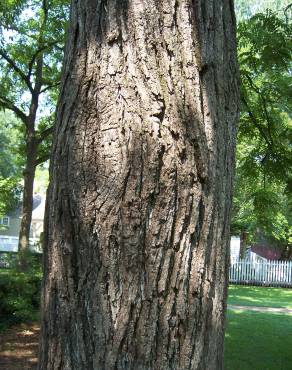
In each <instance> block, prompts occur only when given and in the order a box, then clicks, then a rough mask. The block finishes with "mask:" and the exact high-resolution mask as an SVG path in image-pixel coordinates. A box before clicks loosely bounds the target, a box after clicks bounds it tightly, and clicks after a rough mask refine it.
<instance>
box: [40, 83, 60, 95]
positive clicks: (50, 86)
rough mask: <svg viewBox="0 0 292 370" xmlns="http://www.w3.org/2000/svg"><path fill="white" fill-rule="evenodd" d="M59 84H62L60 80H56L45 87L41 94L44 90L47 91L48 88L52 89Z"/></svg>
mask: <svg viewBox="0 0 292 370" xmlns="http://www.w3.org/2000/svg"><path fill="white" fill-rule="evenodd" d="M59 85H60V81H59V82H56V83H54V84H51V85H48V86H46V87H45V88H44V89H42V90H41V94H42V93H44V92H46V91H48V90H50V89H52V88H54V87H57V86H59Z"/></svg>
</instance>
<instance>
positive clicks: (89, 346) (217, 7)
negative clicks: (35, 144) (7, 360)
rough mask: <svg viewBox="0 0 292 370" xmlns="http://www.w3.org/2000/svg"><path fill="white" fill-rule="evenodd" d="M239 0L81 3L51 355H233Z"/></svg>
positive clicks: (63, 162)
mask: <svg viewBox="0 0 292 370" xmlns="http://www.w3.org/2000/svg"><path fill="white" fill-rule="evenodd" d="M237 118H238V69H237V63H236V43H235V18H234V13H233V2H232V1H229V0H228V1H227V0H208V1H206V0H196V1H195V0H194V1H191V0H180V1H177V0H159V1H158V0H148V1H143V0H124V1H121V0H119V1H118V0H107V1H105V0H104V1H102V0H101V1H97V0H95V1H94V0H91V1H90V0H86V1H84V0H82V1H81V0H79V1H78V0H76V1H73V2H72V8H71V21H70V30H69V37H68V40H67V46H66V57H65V65H64V70H63V80H62V89H61V95H60V99H59V104H58V111H57V123H56V125H57V126H56V132H55V140H54V149H53V155H52V161H51V171H50V172H51V173H50V176H51V182H50V187H49V193H48V204H47V205H48V206H47V210H46V222H45V224H46V226H45V253H44V259H45V263H44V288H43V295H42V299H43V302H42V305H43V306H42V310H43V311H42V312H43V317H42V340H41V352H40V361H39V369H46V370H48V369H50V370H51V369H64V370H65V369H66V370H69V369H70V370H73V369H74V370H80V369H86V370H92V369H95V370H99V369H106V370H110V369H138V370H139V369H141V370H142V369H143V370H144V369H165V370H169V369H204V370H205V369H208V370H212V369H214V370H215V369H216V370H220V369H222V366H223V365H222V362H223V361H222V358H223V337H224V316H225V314H224V311H225V307H226V303H225V302H226V283H227V268H228V260H229V251H228V244H229V221H230V206H231V192H232V190H231V189H232V178H233V171H234V147H235V131H236V129H235V126H236V120H237Z"/></svg>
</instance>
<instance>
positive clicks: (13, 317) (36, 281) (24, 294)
mask: <svg viewBox="0 0 292 370" xmlns="http://www.w3.org/2000/svg"><path fill="white" fill-rule="evenodd" d="M40 288H41V269H40V263H39V261H37V259H36V258H35V257H32V256H31V257H30V267H29V269H28V270H27V271H26V272H19V271H17V269H16V268H15V267H13V268H11V269H6V270H4V269H2V270H0V330H1V329H3V328H4V327H7V326H9V325H11V324H13V323H19V322H25V321H30V320H36V319H37V317H38V311H39V306H40Z"/></svg>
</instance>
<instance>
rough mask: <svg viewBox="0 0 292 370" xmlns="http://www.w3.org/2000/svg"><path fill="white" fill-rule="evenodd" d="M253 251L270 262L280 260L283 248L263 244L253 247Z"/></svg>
mask: <svg viewBox="0 0 292 370" xmlns="http://www.w3.org/2000/svg"><path fill="white" fill-rule="evenodd" d="M251 251H252V252H254V253H256V254H258V255H259V256H261V257H263V258H266V259H268V260H279V259H280V258H281V255H282V250H281V248H279V247H275V246H273V245H268V244H262V243H261V244H260V243H259V244H254V245H252V246H251Z"/></svg>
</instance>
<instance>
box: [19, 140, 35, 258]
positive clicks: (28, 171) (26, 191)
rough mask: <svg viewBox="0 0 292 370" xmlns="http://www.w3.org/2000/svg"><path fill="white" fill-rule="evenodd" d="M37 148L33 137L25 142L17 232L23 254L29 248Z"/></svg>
mask: <svg viewBox="0 0 292 370" xmlns="http://www.w3.org/2000/svg"><path fill="white" fill-rule="evenodd" d="M31 136H32V135H31ZM36 150H37V146H36V143H35V140H34V138H33V137H31V138H29V139H28V141H27V150H26V166H25V169H24V171H23V178H24V185H23V199H22V219H21V224H20V231H19V244H18V251H19V252H20V254H25V253H26V252H27V250H28V248H29V234H30V225H31V218H32V211H33V184H34V178H35V168H36V166H35V161H36Z"/></svg>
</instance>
